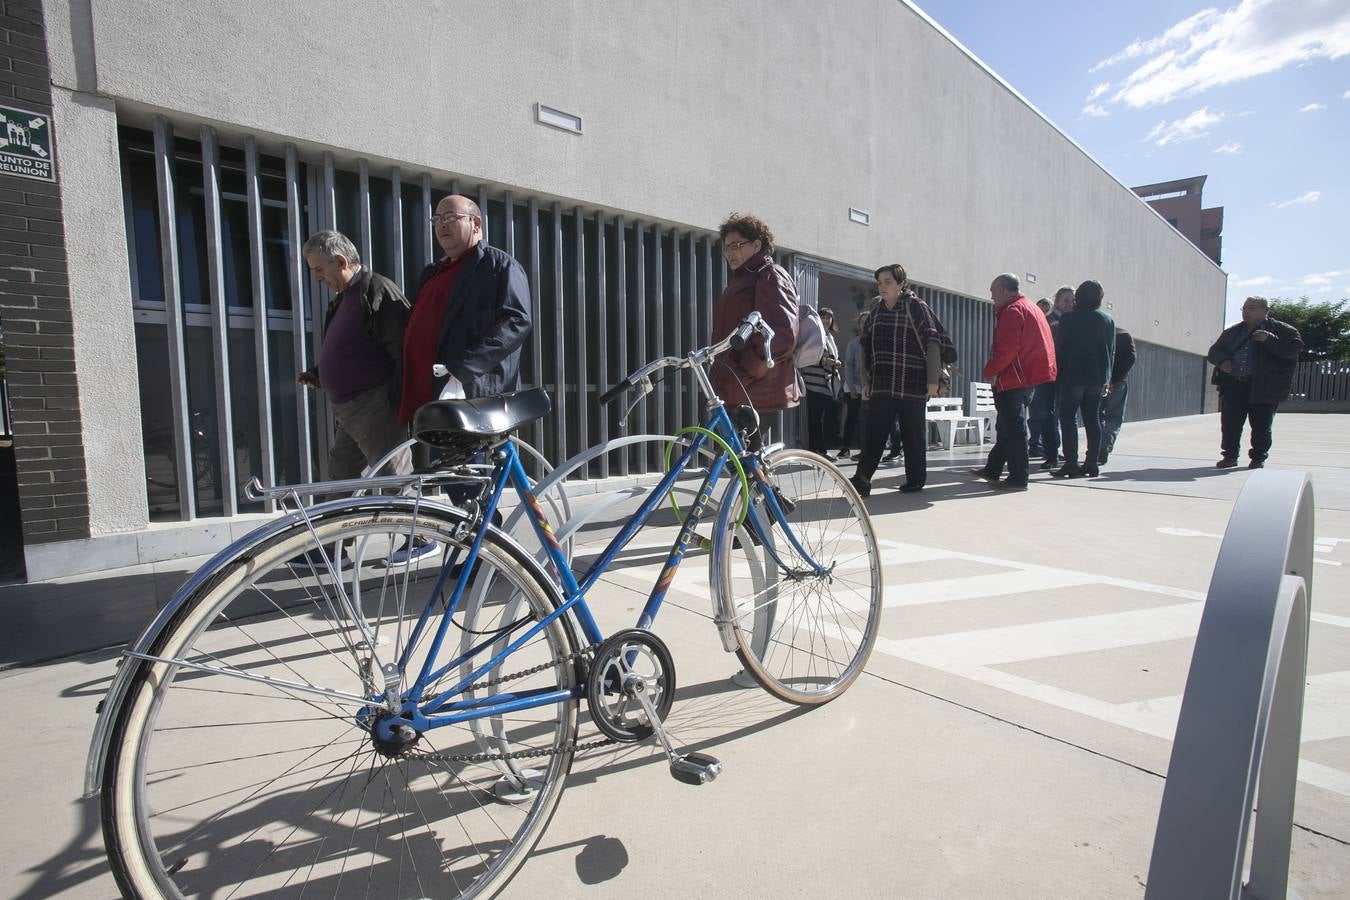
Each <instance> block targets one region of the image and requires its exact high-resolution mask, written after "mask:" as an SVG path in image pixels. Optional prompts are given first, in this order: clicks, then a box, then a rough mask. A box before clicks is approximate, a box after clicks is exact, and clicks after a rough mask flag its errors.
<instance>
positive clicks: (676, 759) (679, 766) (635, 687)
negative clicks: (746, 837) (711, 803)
mask: <svg viewBox="0 0 1350 900" xmlns="http://www.w3.org/2000/svg"><path fill="white" fill-rule="evenodd" d="M623 688H624V691H625V692H626V693H627V694H628V695H629V696H630V697H632V698H633V699H635V700H637V702H638V704H639V705H640V706H641V707H642V712H643V713H644V714H645V715H646V716H647V721H648V722H650V723H651V725H652V731H653V732H655V733H656V738H657V740H659V741H660V742H661V746H662V747H664V748H665V751H666V758H667V759H669V760H670V775H671V777H672V778H674V779H675V780H676V781H682V782H684V783H685V784H695V785H697V784H707V783H708V782H709V781H712V780H713V779H714V778H716V777H717V776H718V775H719V774H720V773H721V771H722V763H721V762H720V761H719V760H718V759H717V758H716V757H712V756H709V755H708V754H706V753H694V752H692V751H690V752H687V753H680V752H678V751H676V749H675V747H674V745H673V744H671V743H670V737H669V735H667V734H666V726H665V724H664V723H662V721H661V718H660V716H658V715H657V714H656V707H655V706H654V705H653V704H652V698H651V697H649V696H648V695H647V682H646V679H644V678H642V676H640V675H632V674H630V675H628V676H627V677H626V678H624V682H623Z"/></svg>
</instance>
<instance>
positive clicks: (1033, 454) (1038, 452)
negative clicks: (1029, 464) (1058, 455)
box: [1027, 447, 1045, 459]
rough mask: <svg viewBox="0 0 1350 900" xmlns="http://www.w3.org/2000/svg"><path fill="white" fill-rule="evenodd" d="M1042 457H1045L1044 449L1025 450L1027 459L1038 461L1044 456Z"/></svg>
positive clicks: (1030, 448) (1032, 448)
mask: <svg viewBox="0 0 1350 900" xmlns="http://www.w3.org/2000/svg"><path fill="white" fill-rule="evenodd" d="M1044 455H1045V448H1044V447H1028V448H1027V456H1028V457H1029V458H1031V459H1040V458H1041V457H1042V456H1044Z"/></svg>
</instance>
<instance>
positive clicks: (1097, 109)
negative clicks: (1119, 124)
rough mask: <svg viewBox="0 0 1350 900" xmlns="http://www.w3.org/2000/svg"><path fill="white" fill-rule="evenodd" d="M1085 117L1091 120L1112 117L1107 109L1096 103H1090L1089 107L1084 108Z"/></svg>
mask: <svg viewBox="0 0 1350 900" xmlns="http://www.w3.org/2000/svg"><path fill="white" fill-rule="evenodd" d="M1083 115H1085V116H1087V117H1088V118H1090V119H1101V118H1104V117H1106V116H1109V115H1111V113H1110V112H1108V111H1107V109H1106V107H1103V106H1098V105H1097V104H1095V103H1089V104H1088V105H1087V106H1085V107H1083Z"/></svg>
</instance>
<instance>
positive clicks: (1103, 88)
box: [1083, 81, 1111, 103]
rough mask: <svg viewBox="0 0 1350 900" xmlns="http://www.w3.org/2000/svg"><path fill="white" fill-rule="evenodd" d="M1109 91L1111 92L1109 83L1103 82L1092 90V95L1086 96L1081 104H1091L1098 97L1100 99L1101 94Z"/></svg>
mask: <svg viewBox="0 0 1350 900" xmlns="http://www.w3.org/2000/svg"><path fill="white" fill-rule="evenodd" d="M1109 90H1111V82H1109V81H1103V82H1102V83H1101V84H1099V85H1097V86H1096V87H1095V88H1093V89H1092V93H1090V94H1088V95H1087V99H1086V100H1084V101H1083V102H1084V103H1091V102H1092V101H1093V100H1096V99H1097V98H1098V97H1100V96H1101V95H1102V94H1105V93H1106V92H1107V91H1109Z"/></svg>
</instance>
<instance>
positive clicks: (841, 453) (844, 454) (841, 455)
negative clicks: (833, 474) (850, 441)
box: [834, 447, 853, 459]
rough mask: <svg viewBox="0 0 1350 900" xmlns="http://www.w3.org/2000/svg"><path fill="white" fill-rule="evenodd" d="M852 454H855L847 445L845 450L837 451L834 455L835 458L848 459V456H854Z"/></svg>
mask: <svg viewBox="0 0 1350 900" xmlns="http://www.w3.org/2000/svg"><path fill="white" fill-rule="evenodd" d="M852 455H853V454H852V452H851V451H849V449H848V448H847V447H845V448H844V449H843V450H840V451H839V452H838V453H836V454H835V455H834V458H835V459H848V458H849V457H850V456H852Z"/></svg>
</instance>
